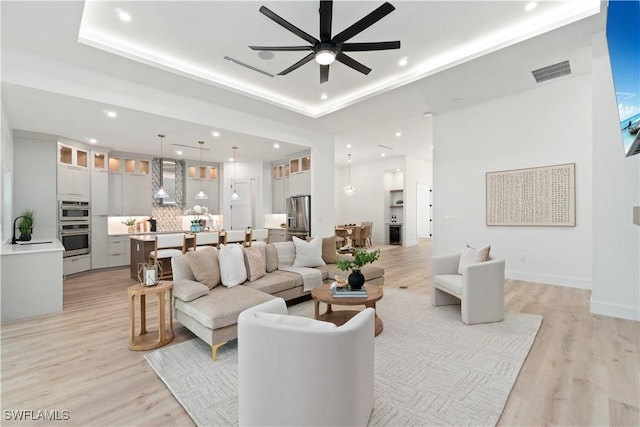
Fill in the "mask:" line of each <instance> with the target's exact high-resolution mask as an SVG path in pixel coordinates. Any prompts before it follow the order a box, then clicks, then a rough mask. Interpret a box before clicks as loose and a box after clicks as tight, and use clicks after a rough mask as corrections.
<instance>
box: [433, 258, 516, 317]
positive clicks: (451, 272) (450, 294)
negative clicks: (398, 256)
mask: <svg viewBox="0 0 640 427" xmlns="http://www.w3.org/2000/svg"><path fill="white" fill-rule="evenodd" d="M459 263H460V254H457V255H444V256H439V257H433V258H432V259H431V304H432V305H436V306H438V305H452V304H460V311H461V315H462V321H463V322H464V323H466V324H467V325H473V324H476V323H490V322H500V321H502V320H504V266H505V261H504V259H494V258H489V260H488V261H484V262H479V263H476V264H471V265H468V266H466V267H465V268H464V270H463V271H462V274H461V275H460V274H458V264H459Z"/></svg>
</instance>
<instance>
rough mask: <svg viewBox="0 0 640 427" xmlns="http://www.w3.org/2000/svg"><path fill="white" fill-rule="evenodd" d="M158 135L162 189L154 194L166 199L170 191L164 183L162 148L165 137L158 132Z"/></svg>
mask: <svg viewBox="0 0 640 427" xmlns="http://www.w3.org/2000/svg"><path fill="white" fill-rule="evenodd" d="M158 136H159V137H160V189H159V190H158V191H157V192H156V194H154V195H153V197H154V198H155V199H166V198H168V197H169V193H167V192H166V191H164V185H163V175H164V173H163V172H164V150H163V148H162V138H164V135H162V134H158Z"/></svg>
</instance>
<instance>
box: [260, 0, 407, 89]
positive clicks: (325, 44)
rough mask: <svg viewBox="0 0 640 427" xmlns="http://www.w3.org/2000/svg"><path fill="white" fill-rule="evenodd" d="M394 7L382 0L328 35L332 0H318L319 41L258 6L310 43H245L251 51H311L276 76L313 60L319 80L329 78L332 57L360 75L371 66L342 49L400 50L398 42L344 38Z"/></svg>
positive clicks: (265, 8) (277, 22) (382, 16)
mask: <svg viewBox="0 0 640 427" xmlns="http://www.w3.org/2000/svg"><path fill="white" fill-rule="evenodd" d="M395 9H396V8H395V7H393V6H392V5H391V4H390V3H388V2H385V3H384V4H383V5H381V6H380V7H378V8H377V9H375V10H374V11H373V12H371V13H369V14H368V15H367V16H365V17H364V18H362V19H361V20H359V21H358V22H356V23H355V24H353V25H351V26H350V27H348V28H346V29H345V30H343V31H341V32H340V33H338V34H336V35H335V36H333V37H331V20H332V15H333V1H321V2H320V10H319V12H320V40H318V39H316V38H315V37H313V36H311V35H310V34H308V33H306V32H305V31H303V30H301V29H300V28H298V27H296V26H295V25H293V24H291V23H290V22H288V21H286V20H285V19H283V18H281V17H280V16H278V15H276V14H275V13H274V12H272V11H271V10H269V9H268V8H267V7H265V6H262V7H260V12H261V13H262V14H263V15H265V16H266V17H267V18H269V19H271V20H272V21H274V22H275V23H276V24H279V25H281V26H282V27H284V28H286V29H287V30H289V31H291V32H292V33H293V34H295V35H296V36H298V37H300V38H301V39H303V40H305V41H307V42H309V43H311V45H309V46H249V47H250V48H251V49H253V50H268V51H311V52H310V53H309V54H308V55H307V56H305V57H304V58H302V59H301V60H300V61H298V62H296V63H295V64H293V65H292V66H291V67H289V68H287V69H286V70H284V71H281V72H280V73H278V75H279V76H284V75H285V74H289V73H290V72H291V71H293V70H296V69H298V68H300V67H301V66H303V65H304V64H306V63H307V62H309V61H311V60H312V59H315V60H316V62H317V63H318V64H320V83H325V82H327V81H328V80H329V64H331V63H333V61H334V60H336V61H338V62H341V63H343V64H344V65H346V66H348V67H351V68H353V69H354V70H356V71H359V72H361V73H362V74H365V75H367V74H369V72H370V71H371V68H369V67H367V66H365V65H364V64H362V63H360V62H358V61H356V60H355V59H353V58H351V57H350V56H348V55H346V54H345V53H344V52H364V51H369V50H388V49H400V41H392V42H372V43H347V41H348V40H349V39H350V38H352V37H354V36H355V35H357V34H359V33H361V32H362V31H364V30H366V29H367V28H369V27H370V26H371V25H373V24H375V23H376V22H378V21H379V20H381V19H382V18H384V17H385V16H387V15H388V14H390V13H391V12H393V11H394V10H395Z"/></svg>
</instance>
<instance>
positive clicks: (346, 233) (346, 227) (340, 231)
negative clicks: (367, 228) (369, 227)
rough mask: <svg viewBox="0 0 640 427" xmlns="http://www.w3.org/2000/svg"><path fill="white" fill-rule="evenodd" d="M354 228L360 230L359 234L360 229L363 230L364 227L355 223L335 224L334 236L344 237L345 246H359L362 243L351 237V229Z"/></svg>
mask: <svg viewBox="0 0 640 427" xmlns="http://www.w3.org/2000/svg"><path fill="white" fill-rule="evenodd" d="M355 229H359V230H360V234H361V233H362V231H363V230H364V227H362V226H361V225H356V224H342V225H337V226H336V227H335V231H336V236H339V237H344V239H345V240H344V241H345V246H354V247H360V246H361V245H362V243H361V242H360V241H358V242H353V241H352V238H351V236H352V235H353V231H354V230H355Z"/></svg>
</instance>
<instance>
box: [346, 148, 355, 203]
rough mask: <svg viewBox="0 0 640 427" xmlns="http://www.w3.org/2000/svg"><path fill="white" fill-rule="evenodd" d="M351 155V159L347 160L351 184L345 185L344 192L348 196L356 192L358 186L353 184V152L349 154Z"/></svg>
mask: <svg viewBox="0 0 640 427" xmlns="http://www.w3.org/2000/svg"><path fill="white" fill-rule="evenodd" d="M347 156H349V160H347V162H348V164H349V185H347V186H346V187H344V194H345V195H346V196H348V197H350V196H353V193H355V192H356V187H354V186H353V185H351V154H347Z"/></svg>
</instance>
